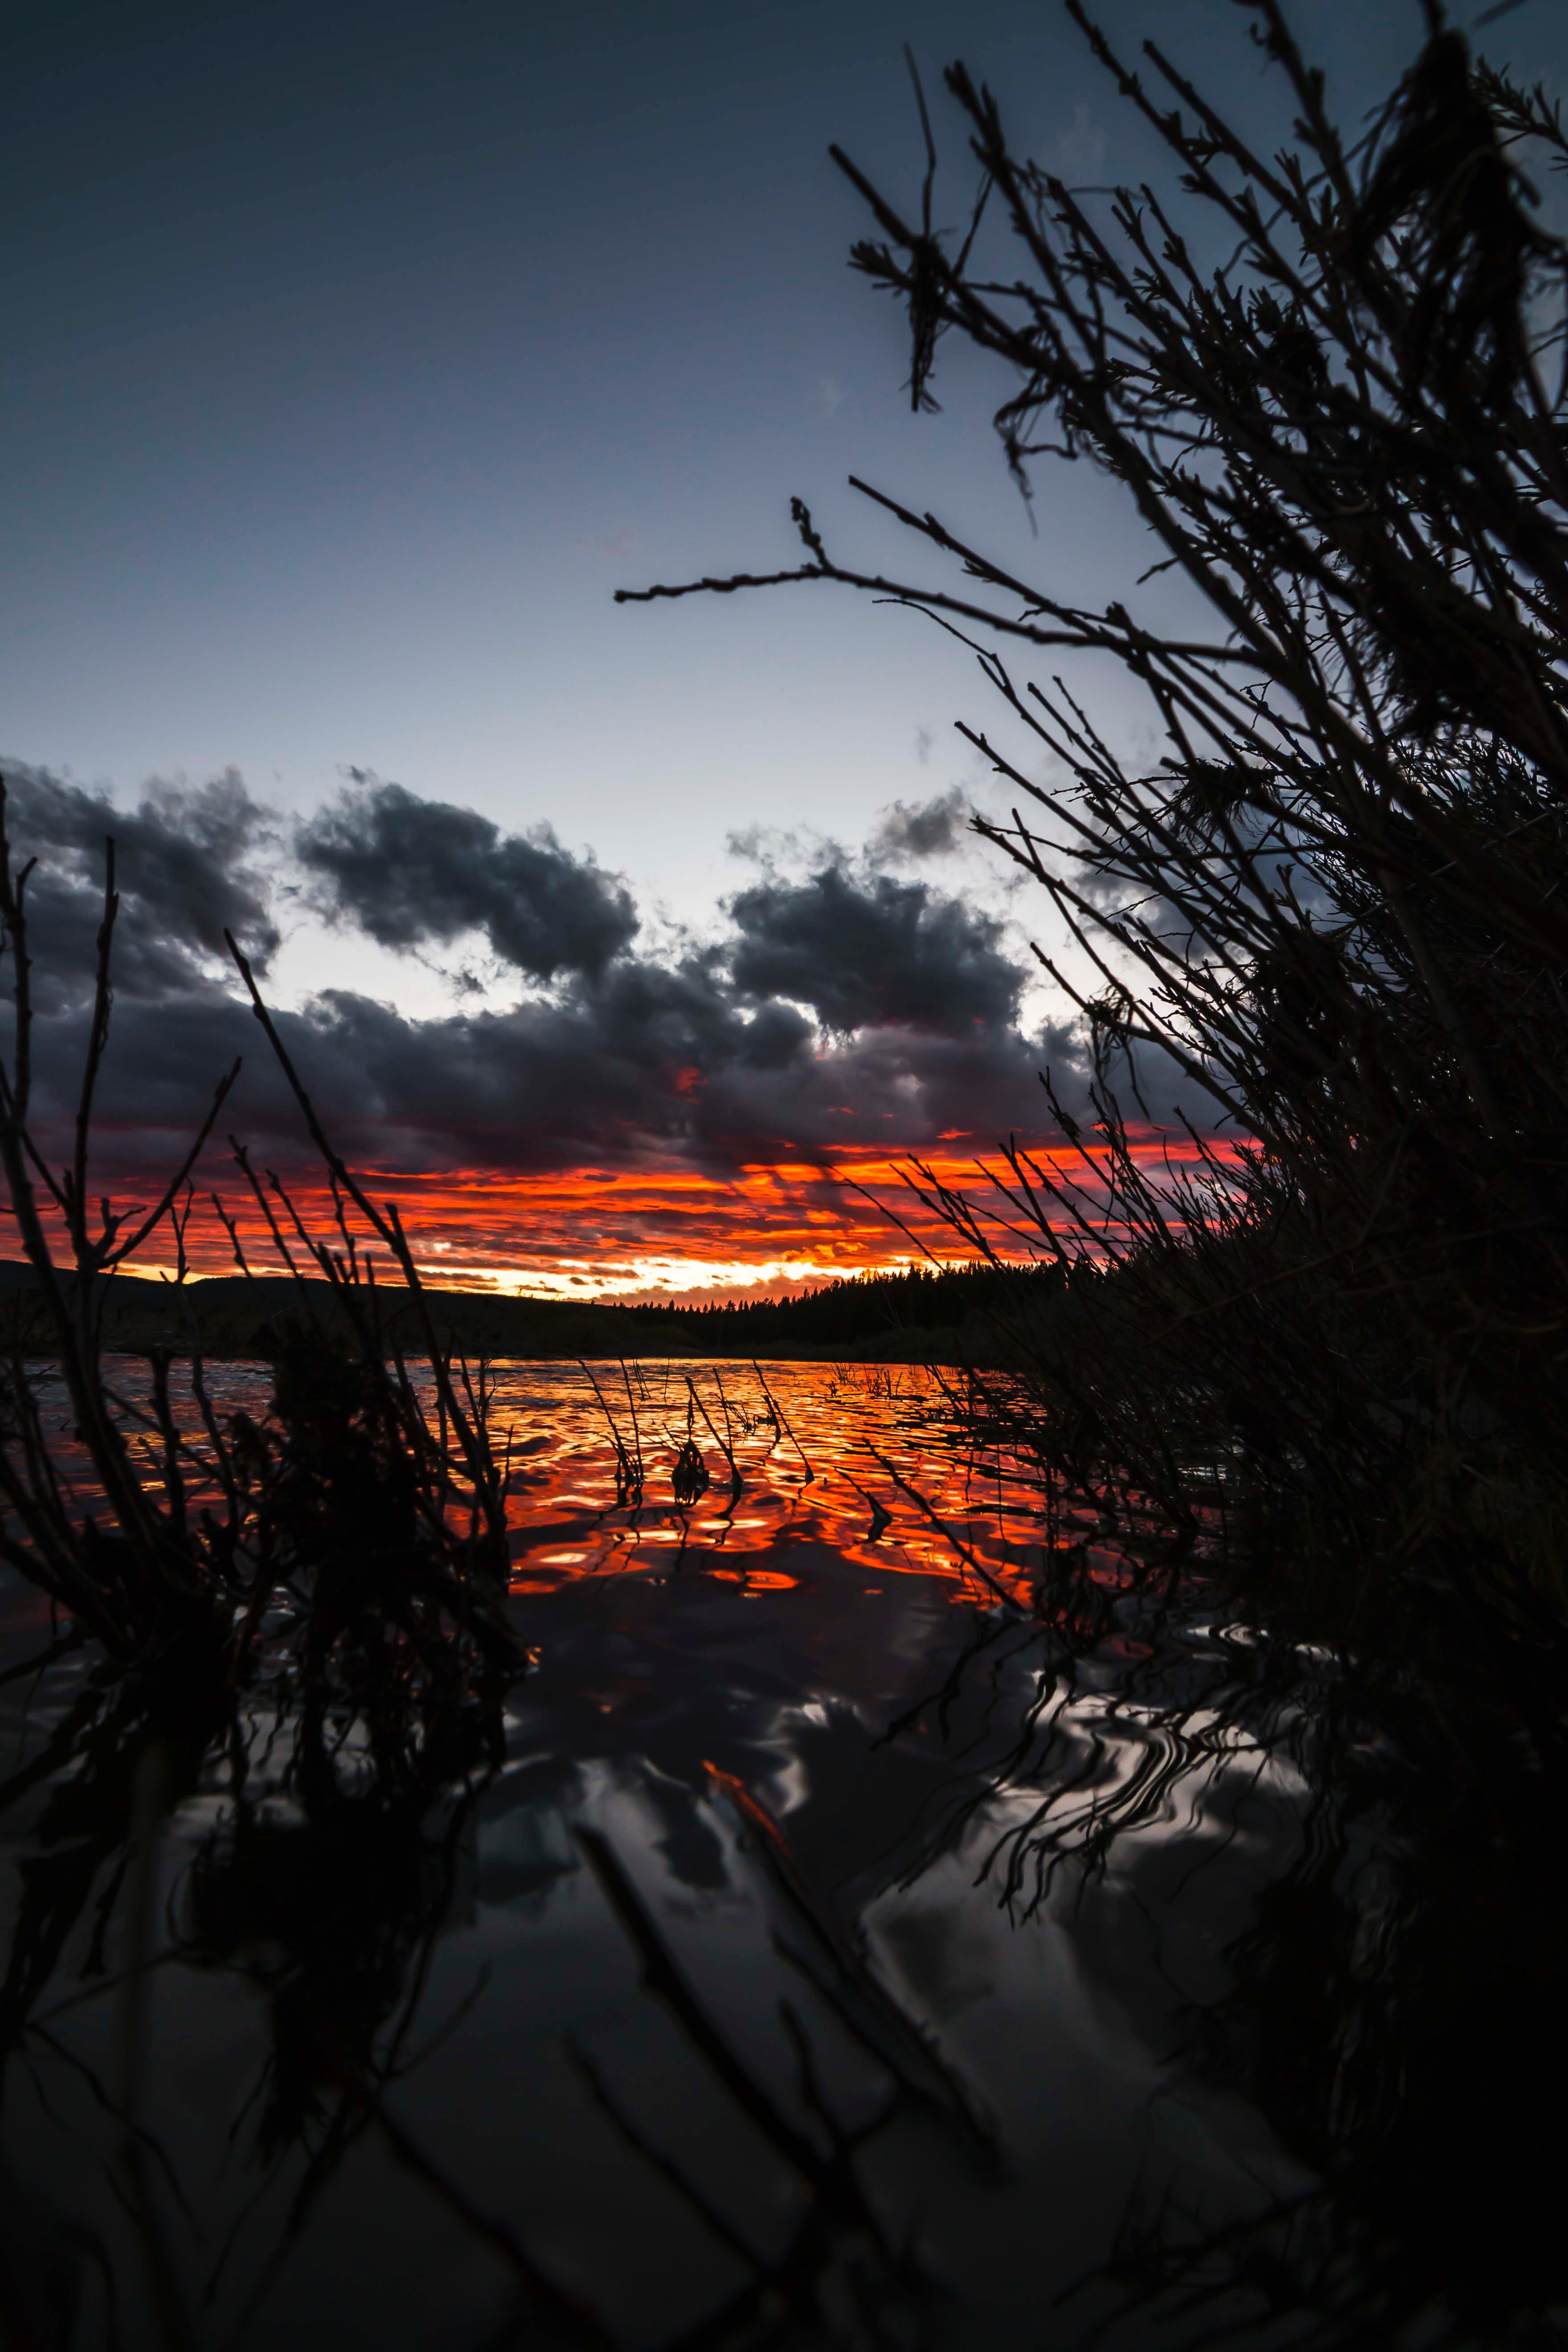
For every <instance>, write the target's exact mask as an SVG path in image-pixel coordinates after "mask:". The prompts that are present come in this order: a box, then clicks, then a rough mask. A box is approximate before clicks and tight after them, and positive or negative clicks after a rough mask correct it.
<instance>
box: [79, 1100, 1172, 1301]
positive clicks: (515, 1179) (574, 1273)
mask: <svg viewBox="0 0 1568 2352" xmlns="http://www.w3.org/2000/svg"><path fill="white" fill-rule="evenodd" d="M1030 1149H1031V1153H1032V1156H1033V1158H1034V1160H1035V1161H1036V1163H1037V1166H1038V1167H1040V1168H1041V1169H1042V1170H1043V1171H1049V1170H1050V1169H1052V1168H1053V1167H1054V1168H1056V1169H1058V1170H1059V1171H1078V1172H1079V1173H1080V1174H1081V1173H1082V1170H1083V1162H1082V1161H1081V1160H1079V1157H1078V1155H1077V1153H1076V1152H1075V1151H1073V1150H1071V1149H1069V1147H1068V1146H1067V1145H1066V1144H1064V1143H1061V1142H1060V1141H1058V1142H1056V1143H1052V1144H1042V1145H1033V1144H1032V1145H1031V1147H1030ZM1137 1155H1138V1157H1139V1158H1140V1159H1142V1160H1145V1161H1146V1162H1149V1163H1151V1164H1152V1163H1155V1162H1157V1161H1159V1160H1162V1159H1163V1160H1168V1161H1171V1162H1173V1164H1175V1165H1178V1166H1179V1165H1182V1164H1189V1165H1190V1164H1192V1163H1193V1162H1194V1161H1195V1160H1196V1158H1197V1154H1196V1151H1195V1149H1194V1147H1193V1146H1192V1145H1190V1144H1186V1143H1184V1142H1179V1141H1178V1142H1175V1143H1173V1142H1172V1141H1171V1140H1170V1139H1160V1138H1156V1137H1153V1136H1147V1137H1144V1138H1142V1139H1140V1141H1139V1143H1138V1145H1137ZM923 1165H924V1166H925V1168H926V1169H927V1170H929V1171H930V1173H931V1176H933V1177H934V1178H935V1179H936V1180H937V1181H939V1182H940V1183H941V1184H942V1185H945V1186H950V1187H952V1189H953V1190H954V1191H955V1192H962V1193H963V1194H964V1195H965V1196H966V1197H967V1198H968V1199H969V1200H970V1201H971V1202H973V1203H974V1204H975V1205H976V1207H978V1208H986V1207H989V1208H990V1209H992V1210H994V1211H1001V1212H1003V1213H1006V1203H1005V1202H1004V1201H1003V1200H1002V1197H1001V1195H1000V1194H999V1193H998V1192H996V1190H995V1187H994V1183H993V1182H992V1181H990V1177H989V1176H988V1175H987V1173H986V1171H987V1170H989V1171H992V1174H994V1175H999V1176H1001V1177H1002V1178H1003V1179H1004V1180H1005V1181H1011V1178H1010V1174H1009V1171H1007V1169H1006V1167H1005V1163H1004V1162H1003V1161H1002V1160H1000V1158H999V1157H998V1156H996V1155H994V1154H986V1155H984V1161H982V1160H978V1159H977V1157H976V1155H975V1154H973V1152H963V1153H960V1152H958V1151H955V1150H952V1149H951V1148H947V1147H944V1148H943V1149H942V1150H940V1151H938V1152H936V1153H928V1154H927V1155H926V1156H925V1159H924V1161H923ZM908 1172H911V1163H910V1161H909V1160H908V1159H907V1158H905V1157H903V1156H902V1155H900V1154H897V1153H894V1152H891V1151H878V1150H872V1149H870V1148H869V1147H867V1146H858V1147H857V1146H843V1147H840V1148H838V1149H837V1150H833V1151H832V1152H830V1153H829V1154H828V1155H827V1156H826V1159H824V1160H798V1159H789V1158H782V1157H781V1158H779V1159H776V1160H759V1161H757V1162H755V1163H753V1164H750V1165H745V1166H742V1167H740V1168H739V1169H736V1170H733V1171H725V1172H722V1173H706V1172H704V1171H700V1170H696V1169H692V1168H691V1167H689V1166H688V1167H684V1168H678V1167H668V1166H663V1167H660V1166H649V1167H644V1168H641V1169H630V1170H628V1169H625V1168H604V1167H595V1166H584V1167H580V1168H574V1169H570V1170H566V1171H552V1172H548V1173H539V1174H524V1175H518V1174H515V1173H511V1172H504V1171H496V1170H490V1169H483V1168H479V1169H468V1170H462V1171H458V1172H456V1173H451V1172H448V1173H443V1174H437V1175H428V1174H411V1173H409V1172H407V1171H400V1170H396V1169H384V1170H377V1171H372V1172H370V1173H368V1174H366V1175H364V1177H363V1183H364V1187H365V1190H366V1192H368V1194H369V1195H370V1197H371V1198H372V1199H373V1200H374V1201H375V1202H378V1203H379V1202H385V1201H395V1202H396V1204H397V1208H398V1212H399V1214H400V1215H401V1217H402V1219H403V1223H404V1226H405V1231H406V1232H407V1234H408V1237H409V1240H410V1243H411V1244H412V1246H413V1250H414V1254H415V1257H416V1262H417V1263H418V1264H419V1265H420V1267H421V1269H422V1270H423V1271H424V1272H425V1274H426V1276H427V1278H428V1279H430V1280H432V1281H435V1282H437V1283H440V1284H442V1285H445V1286H452V1287H469V1286H472V1287H478V1288H486V1289H489V1288H492V1287H493V1288H498V1289H500V1290H503V1291H508V1292H510V1291H518V1290H521V1291H532V1292H540V1293H548V1294H549V1295H552V1296H554V1297H584V1298H586V1297H606V1296H620V1297H658V1296H666V1297H680V1296H686V1295H690V1294H691V1293H693V1292H697V1293H701V1294H704V1295H723V1294H725V1293H730V1294H735V1293H749V1294H751V1295H753V1296H762V1295H767V1294H770V1293H772V1294H777V1293H780V1292H784V1291H788V1290H790V1289H793V1288H796V1287H798V1286H800V1285H801V1284H803V1283H811V1282H821V1281H826V1280H832V1279H834V1278H835V1277H837V1276H845V1275H851V1274H857V1273H861V1272H865V1271H868V1270H872V1269H876V1268H879V1267H887V1266H892V1265H903V1264H908V1263H909V1262H910V1260H911V1259H913V1258H915V1257H918V1256H920V1255H922V1253H923V1252H925V1251H929V1252H930V1253H931V1255H934V1256H936V1257H937V1258H940V1259H944V1260H962V1259H963V1257H964V1256H965V1255H966V1252H965V1249H964V1246H963V1243H962V1241H961V1240H960V1238H959V1237H958V1236H957V1235H956V1234H954V1233H953V1232H952V1229H951V1228H950V1227H949V1226H947V1225H946V1224H945V1223H942V1220H941V1218H940V1217H939V1216H937V1215H936V1214H935V1213H933V1212H932V1210H931V1207H930V1205H929V1204H928V1202H925V1201H924V1200H922V1199H921V1197H920V1196H919V1195H918V1194H917V1193H916V1192H913V1191H911V1190H910V1186H909V1184H908V1183H907V1182H906V1181H904V1180H905V1176H906V1173H908ZM205 1185H206V1187H207V1188H208V1189H210V1188H212V1187H214V1186H216V1189H217V1190H218V1191H219V1192H220V1193H221V1194H222V1196H223V1199H224V1203H225V1206H226V1209H227V1210H228V1212H229V1213H230V1214H231V1215H232V1216H233V1217H234V1219H235V1221H236V1223H237V1227H238V1229H239V1232H240V1234H241V1237H242V1240H243V1244H244V1246H245V1249H246V1252H247V1256H248V1257H249V1259H250V1261H251V1263H252V1265H254V1266H256V1267H257V1269H258V1270H262V1269H263V1268H271V1267H275V1266H276V1265H278V1263H279V1261H278V1259H277V1256H276V1254H275V1252H274V1251H273V1249H272V1248H271V1245H270V1243H269V1239H268V1232H267V1227H266V1223H265V1221H264V1219H263V1217H262V1215H261V1213H260V1212H259V1210H258V1207H257V1204H256V1202H254V1200H253V1199H252V1198H251V1197H250V1196H249V1194H248V1193H247V1192H246V1191H245V1189H244V1187H243V1184H242V1183H240V1182H239V1181H237V1171H236V1170H234V1169H233V1168H232V1167H230V1166H225V1167H221V1168H213V1169H210V1170H208V1171H205ZM289 1192H290V1197H291V1199H292V1200H293V1202H294V1204H295V1207H296V1208H297V1210H298V1211H299V1213H300V1217H301V1218H302V1220H303V1221H304V1223H305V1224H306V1226H307V1228H308V1229H309V1230H310V1231H311V1232H312V1233H316V1234H327V1233H328V1232H329V1230H330V1228H331V1222H332V1202H331V1193H330V1191H329V1190H328V1188H327V1186H326V1184H325V1183H324V1181H321V1178H320V1177H313V1176H311V1175H310V1174H306V1175H304V1176H302V1177H301V1178H300V1180H298V1181H291V1182H290V1185H289ZM119 1205H124V1202H123V1201H121V1203H120V1204H119ZM889 1212H890V1213H889ZM900 1221H901V1222H900ZM1053 1222H1054V1223H1056V1224H1057V1226H1058V1230H1065V1229H1066V1224H1067V1220H1066V1218H1065V1217H1058V1218H1056V1219H1054V1220H1053ZM1014 1223H1015V1225H1016V1223H1017V1220H1016V1217H1015V1219H1014ZM362 1238H363V1237H362ZM997 1240H998V1245H999V1246H1000V1247H1001V1248H1002V1249H1003V1252H1004V1254H1005V1255H1023V1254H1024V1248H1025V1241H1024V1237H1023V1235H1022V1234H1014V1235H1012V1236H1009V1234H1007V1233H1006V1232H1005V1230H1002V1229H998V1233H997ZM187 1246H188V1252H189V1257H190V1262H191V1266H192V1270H193V1272H195V1274H197V1275H205V1274H217V1273H225V1272H228V1271H230V1270H231V1269H232V1264H233V1261H232V1256H231V1254H230V1250H229V1245H228V1242H227V1238H226V1234H225V1233H224V1231H223V1228H222V1226H221V1224H220V1223H219V1222H218V1220H217V1218H216V1214H215V1213H213V1211H212V1208H211V1206H210V1203H208V1202H205V1200H203V1201H198V1203H197V1207H196V1211H195V1214H194V1215H193V1218H192V1221H191V1224H190V1227H189V1230H188V1236H187ZM373 1254H374V1255H377V1256H379V1257H381V1258H382V1259H383V1262H384V1253H382V1252H380V1251H379V1249H377V1250H376V1251H374V1253H373ZM173 1256H174V1250H173V1244H172V1243H166V1244H163V1245H162V1246H159V1247H158V1248H157V1249H156V1250H149V1252H148V1254H147V1259H146V1261H144V1264H145V1265H147V1266H148V1267H149V1268H150V1267H151V1265H168V1264H170V1263H172V1260H173Z"/></svg>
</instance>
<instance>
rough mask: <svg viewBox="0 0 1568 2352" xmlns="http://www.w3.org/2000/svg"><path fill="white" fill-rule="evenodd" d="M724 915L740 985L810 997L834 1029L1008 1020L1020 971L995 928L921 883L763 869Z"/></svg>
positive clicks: (942, 1027)
mask: <svg viewBox="0 0 1568 2352" xmlns="http://www.w3.org/2000/svg"><path fill="white" fill-rule="evenodd" d="M728 911H729V914H730V917H731V921H732V922H733V923H734V925H735V928H736V930H737V931H738V933H739V935H740V936H739V939H738V941H737V943H736V946H735V948H734V950H733V953H732V956H731V972H732V974H733V978H734V982H735V985H736V987H737V988H738V989H739V990H740V991H741V992H742V994H744V995H746V996H749V997H752V998H760V997H769V996H780V997H786V998H789V999H792V1000H793V1001H794V1002H795V1003H798V1004H805V1005H809V1006H810V1008H811V1010H812V1011H813V1012H814V1013H816V1017H817V1019H818V1020H819V1021H820V1022H821V1023H822V1024H823V1026H824V1028H826V1029H828V1030H831V1031H834V1032H835V1033H837V1034H839V1035H841V1036H847V1035H848V1034H851V1033H853V1032H854V1031H856V1030H858V1029H865V1028H878V1027H883V1026H886V1025H887V1024H889V1023H897V1024H902V1025H904V1026H906V1027H910V1028H915V1029H925V1030H929V1031H931V1033H932V1034H935V1035H940V1036H962V1035H964V1034H968V1033H970V1032H972V1031H973V1030H974V1029H975V1028H977V1027H994V1026H997V1025H1005V1024H1008V1023H1010V1022H1011V1021H1012V1020H1013V1019H1014V1018H1015V1017H1016V1012H1017V1003H1018V992H1019V988H1020V985H1021V982H1022V974H1021V972H1020V971H1019V968H1018V966H1017V965H1016V963H1014V962H1012V961H1010V960H1009V959H1008V958H1007V957H1006V956H1005V955H1004V954H1003V953H1002V950H1001V948H1000V946H999V945H998V941H999V940H1000V938H1001V926H1000V924H999V923H997V922H996V921H995V919H994V918H993V917H992V916H989V915H986V914H984V913H981V912H980V911H978V910H977V909H975V908H971V907H967V906H965V905H964V904H963V901H962V900H960V899H957V898H946V897H943V896H942V895H940V894H939V893H937V892H935V891H933V890H931V888H930V887H929V886H928V885H927V884H926V883H924V882H899V881H895V880H894V879H893V877H891V876H890V875H888V874H880V873H876V872H868V874H866V875H865V876H864V877H856V876H854V875H852V874H851V873H850V872H849V871H848V870H847V868H846V867H845V866H841V865H839V864H837V863H830V864H827V865H824V866H820V867H819V868H818V869H817V871H816V873H815V874H813V875H811V876H809V877H808V878H807V879H806V880H805V881H804V882H791V881H786V880H784V879H782V878H780V877H778V876H776V875H767V876H764V877H763V879H762V880H761V881H759V882H756V883H754V884H752V887H750V888H748V889H745V890H742V891H739V892H737V894H736V896H735V897H734V898H731V900H730V902H729V909H728Z"/></svg>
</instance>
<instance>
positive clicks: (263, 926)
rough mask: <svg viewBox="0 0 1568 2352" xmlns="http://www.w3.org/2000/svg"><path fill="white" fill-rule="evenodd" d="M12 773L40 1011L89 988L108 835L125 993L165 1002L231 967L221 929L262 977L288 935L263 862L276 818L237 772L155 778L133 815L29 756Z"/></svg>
mask: <svg viewBox="0 0 1568 2352" xmlns="http://www.w3.org/2000/svg"><path fill="white" fill-rule="evenodd" d="M5 782H6V809H7V815H6V822H7V830H8V832H9V834H10V837H11V844H12V848H13V852H14V854H15V856H16V862H17V864H18V866H19V865H21V864H22V863H25V862H26V859H28V858H29V857H36V858H37V861H38V862H37V867H36V869H35V871H34V873H33V876H32V877H31V879H30V880H29V883H28V889H27V903H28V910H29V926H28V929H29V945H30V949H31V952H32V954H33V955H34V957H35V958H36V959H37V973H36V978H35V988H36V990H37V996H38V1002H39V1003H40V1004H48V1003H56V1002H58V1003H73V1002H75V1001H77V1000H78V999H79V998H81V997H84V996H86V995H87V994H88V993H89V992H90V990H91V987H92V982H93V974H94V971H95V969H96V965H97V955H98V949H97V940H98V927H99V923H100V919H101V917H102V910H103V880H104V855H105V842H106V840H107V839H108V838H110V837H112V839H113V842H114V847H115V879H116V884H117V887H118V889H119V893H120V898H121V907H122V914H121V921H120V924H119V926H118V928H117V931H116V936H115V949H114V985H115V990H116V992H117V994H119V995H121V996H130V997H137V996H142V997H161V996H164V995H168V994H170V993H175V992H180V991H181V990H184V989H186V988H189V987H191V986H193V985H195V984H197V983H198V982H199V981H200V978H201V975H202V973H203V972H204V971H205V969H206V968H207V967H209V966H210V965H211V964H212V963H213V962H215V961H216V962H217V963H219V964H222V965H225V966H226V963H227V956H228V951H227V950H226V947H225V945H224V939H223V935H224V931H225V929H229V930H232V931H233V932H234V933H235V934H236V936H237V938H239V939H240V940H241V942H242V944H243V945H244V946H245V947H246V950H247V953H248V954H249V955H250V957H251V960H252V961H253V962H254V963H255V965H256V966H257V968H258V971H266V969H267V967H268V963H269V961H271V958H272V955H273V953H274V952H275V950H276V949H277V946H278V940H279V933H278V927H277V924H276V923H275V921H274V920H273V917H272V912H271V897H272V889H273V878H272V875H271V873H270V871H269V867H268V861H269V859H270V860H271V861H273V862H275V859H276V853H277V845H278V839H279V827H278V819H277V816H276V814H275V813H274V812H273V811H272V810H270V809H268V808H266V807H264V806H262V805H261V804H260V803H258V802H256V801H254V800H252V799H251V797H250V794H249V793H248V792H247V789H246V786H245V782H244V780H243V779H242V777H241V776H240V775H239V773H238V772H237V770H236V769H234V768H228V769H226V770H225V772H224V773H223V774H222V775H221V776H218V777H215V778H214V779H213V780H212V781H211V782H207V783H205V784H199V785H190V784H185V783H170V782H163V780H161V779H154V780H153V782H150V783H149V784H147V785H146V786H145V787H144V788H143V791H142V799H141V801H140V802H139V803H138V804H137V805H136V806H135V807H134V808H132V809H129V810H128V809H121V808H117V807H116V806H115V804H114V803H113V802H112V801H110V799H109V797H108V795H107V794H106V793H93V792H88V791H85V790H84V789H83V788H82V787H81V786H80V785H79V784H73V783H67V782H63V781H62V780H61V779H60V778H59V777H58V776H56V775H53V774H51V773H50V772H49V771H48V770H47V768H35V767H30V766H28V765H27V764H26V762H25V761H8V762H7V763H6V764H5Z"/></svg>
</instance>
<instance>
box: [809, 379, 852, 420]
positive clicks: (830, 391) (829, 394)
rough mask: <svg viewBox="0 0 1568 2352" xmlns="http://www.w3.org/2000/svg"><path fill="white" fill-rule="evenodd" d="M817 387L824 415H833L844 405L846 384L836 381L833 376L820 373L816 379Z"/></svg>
mask: <svg viewBox="0 0 1568 2352" xmlns="http://www.w3.org/2000/svg"><path fill="white" fill-rule="evenodd" d="M816 388H817V393H818V394H819V396H820V398H821V401H822V413H823V415H824V416H832V415H835V414H836V413H837V410H839V409H840V408H842V407H843V405H844V398H845V394H844V386H843V385H842V384H841V383H836V382H835V380H834V378H833V377H832V376H830V375H819V376H818V377H817V379H816Z"/></svg>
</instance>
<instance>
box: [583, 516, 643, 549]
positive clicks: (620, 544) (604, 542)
mask: <svg viewBox="0 0 1568 2352" xmlns="http://www.w3.org/2000/svg"><path fill="white" fill-rule="evenodd" d="M575 544H576V547H577V550H578V551H579V553H580V554H583V555H629V554H630V553H631V551H632V550H633V548H634V547H635V546H636V545H637V533H636V531H635V530H633V529H632V527H631V525H630V523H627V525H626V528H625V530H617V531H614V532H612V533H611V534H610V536H609V537H608V538H605V539H580V540H578V541H576V542H575Z"/></svg>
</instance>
